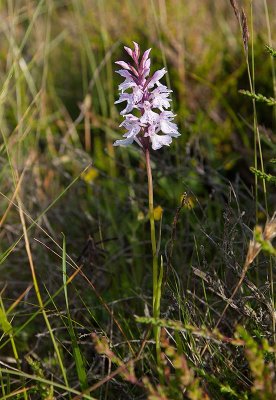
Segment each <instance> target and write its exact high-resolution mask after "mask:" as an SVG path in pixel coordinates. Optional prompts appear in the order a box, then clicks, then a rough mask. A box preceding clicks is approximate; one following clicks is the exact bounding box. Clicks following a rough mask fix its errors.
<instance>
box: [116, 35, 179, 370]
mask: <svg viewBox="0 0 276 400" xmlns="http://www.w3.org/2000/svg"><path fill="white" fill-rule="evenodd" d="M133 43H134V50H131V49H130V48H129V47H125V50H126V52H127V53H128V55H129V56H130V57H131V59H132V61H131V63H127V62H125V61H117V62H116V64H118V65H119V66H120V67H122V69H119V70H118V71H116V72H117V73H118V74H119V75H121V76H122V77H123V78H125V80H124V82H123V83H121V84H120V85H119V92H120V97H119V99H118V100H117V101H116V102H115V104H118V103H123V102H126V103H127V104H126V107H125V109H124V110H123V111H121V115H122V116H123V117H124V121H123V122H122V123H121V125H120V127H123V128H125V129H126V131H127V132H126V133H124V135H123V137H124V139H121V140H116V142H115V143H114V146H127V145H129V144H132V143H133V142H134V141H135V142H136V143H138V145H139V146H140V147H141V148H142V149H143V151H144V153H145V158H146V168H147V176H148V197H149V219H150V228H151V229H150V231H151V247H152V256H153V273H152V275H153V316H154V318H156V319H157V318H159V316H160V301H161V288H162V280H163V262H162V258H161V263H160V268H158V251H157V246H156V235H155V222H154V207H153V184H152V173H151V163H150V146H151V147H152V149H153V150H158V149H160V148H161V147H163V146H169V145H170V144H171V142H172V138H174V137H175V138H177V137H178V136H180V133H179V132H178V128H177V125H176V124H175V123H174V122H173V119H174V117H175V115H174V114H173V113H172V111H170V110H169V108H170V102H171V99H170V93H171V92H172V90H169V89H168V88H167V86H165V85H163V84H162V83H160V79H161V78H163V76H164V75H165V74H166V72H167V71H166V70H165V68H162V69H160V70H158V71H156V72H155V73H154V74H153V75H152V76H150V64H151V60H150V58H149V54H150V51H151V49H148V50H146V51H145V52H144V54H143V56H142V57H141V58H140V47H139V45H138V44H137V43H135V42H133ZM154 336H155V341H156V353H157V361H158V365H159V366H160V365H161V364H160V363H161V358H160V356H161V349H160V328H158V327H157V328H154Z"/></svg>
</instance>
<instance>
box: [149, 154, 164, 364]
mask: <svg viewBox="0 0 276 400" xmlns="http://www.w3.org/2000/svg"><path fill="white" fill-rule="evenodd" d="M145 157H146V167H147V176H148V196H149V219H150V238H151V249H152V286H153V287H152V307H153V317H154V318H155V319H158V318H159V316H160V301H161V286H162V285H160V284H158V254H157V247H156V236H155V223H154V207H153V184H152V173H151V165H150V152H149V149H148V148H147V149H146V150H145ZM161 279H162V277H161ZM153 332H154V338H155V342H156V356H157V365H158V367H159V368H160V362H161V357H160V356H161V349H160V328H159V327H154V328H153Z"/></svg>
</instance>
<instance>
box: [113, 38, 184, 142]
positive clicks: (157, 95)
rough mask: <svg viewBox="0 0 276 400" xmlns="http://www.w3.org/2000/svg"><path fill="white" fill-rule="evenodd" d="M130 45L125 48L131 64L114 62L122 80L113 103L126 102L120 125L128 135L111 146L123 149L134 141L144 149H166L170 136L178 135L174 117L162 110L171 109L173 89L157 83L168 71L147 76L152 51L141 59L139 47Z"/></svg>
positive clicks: (162, 70) (170, 139)
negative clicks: (130, 46)
mask: <svg viewBox="0 0 276 400" xmlns="http://www.w3.org/2000/svg"><path fill="white" fill-rule="evenodd" d="M133 43H134V50H132V49H130V48H129V47H125V50H126V52H127V53H128V54H129V56H130V57H131V58H132V61H133V63H126V62H125V61H117V62H116V64H118V65H119V66H120V67H121V68H123V69H120V70H118V71H116V72H117V73H118V74H119V75H121V76H122V77H123V78H125V80H124V82H123V83H121V84H120V85H119V91H120V97H119V99H118V100H117V101H116V102H115V104H118V103H122V102H126V103H127V105H126V107H125V109H124V110H123V111H121V115H123V117H124V118H125V119H124V121H123V122H122V123H121V125H120V126H122V127H124V128H125V129H126V130H127V132H126V133H125V134H124V135H123V137H124V138H125V139H122V140H116V142H115V143H114V146H126V145H129V144H132V143H133V141H136V142H137V143H138V144H139V145H140V146H142V147H143V148H144V150H145V149H146V148H148V147H149V145H151V146H152V149H153V150H157V149H160V148H161V147H163V146H169V145H170V144H171V142H172V138H173V137H175V138H176V137H178V136H180V133H179V132H178V128H177V125H176V124H175V123H174V122H172V121H173V119H174V117H175V115H174V114H173V113H172V112H171V111H165V110H168V109H169V108H170V102H171V99H170V98H169V96H170V93H171V92H172V90H169V89H168V88H167V86H165V85H163V84H161V83H160V82H159V81H160V79H162V78H163V76H164V75H165V74H166V72H167V71H166V70H165V68H162V69H161V70H158V71H156V72H155V73H154V74H153V76H152V77H149V74H150V64H151V61H150V58H149V54H150V50H151V49H148V50H146V51H145V52H144V54H143V55H142V58H141V60H140V47H139V45H138V44H137V43H135V42H133ZM134 109H136V110H138V111H137V112H136V115H137V113H138V114H139V116H136V115H133V114H130V113H131V112H132V111H133V110H134ZM158 111H159V112H158Z"/></svg>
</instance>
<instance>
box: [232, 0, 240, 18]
mask: <svg viewBox="0 0 276 400" xmlns="http://www.w3.org/2000/svg"><path fill="white" fill-rule="evenodd" d="M230 3H231V6H232V7H233V10H234V13H235V15H236V18H237V20H238V21H240V17H239V8H238V6H237V3H236V0H230Z"/></svg>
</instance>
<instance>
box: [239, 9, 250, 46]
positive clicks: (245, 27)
mask: <svg viewBox="0 0 276 400" xmlns="http://www.w3.org/2000/svg"><path fill="white" fill-rule="evenodd" d="M241 28H242V40H243V46H244V50H245V52H246V53H247V52H248V42H249V30H248V25H247V18H246V15H245V12H244V9H243V8H242V11H241Z"/></svg>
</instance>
